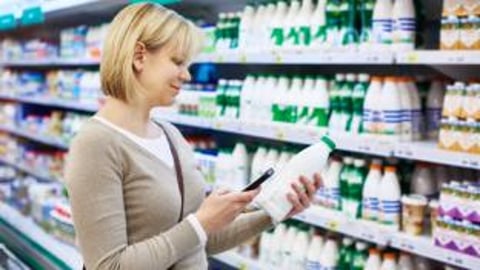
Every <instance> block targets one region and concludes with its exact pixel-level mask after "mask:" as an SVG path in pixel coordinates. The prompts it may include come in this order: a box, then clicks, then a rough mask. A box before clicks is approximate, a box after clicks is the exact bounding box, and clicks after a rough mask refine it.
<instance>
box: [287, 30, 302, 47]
mask: <svg viewBox="0 0 480 270" xmlns="http://www.w3.org/2000/svg"><path fill="white" fill-rule="evenodd" d="M287 43H289V44H292V45H294V46H298V45H300V34H299V31H297V29H296V28H295V27H291V28H290V30H289V31H288V35H287Z"/></svg>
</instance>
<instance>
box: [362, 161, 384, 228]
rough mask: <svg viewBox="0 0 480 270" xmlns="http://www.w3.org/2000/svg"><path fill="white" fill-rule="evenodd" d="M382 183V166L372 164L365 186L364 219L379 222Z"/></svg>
mask: <svg viewBox="0 0 480 270" xmlns="http://www.w3.org/2000/svg"><path fill="white" fill-rule="evenodd" d="M381 181H382V165H380V164H376V163H372V164H371V165H370V170H369V172H368V175H367V179H366V180H365V185H364V186H363V209H362V218H363V219H367V220H378V216H379V193H380V192H381V190H379V188H380V184H381Z"/></svg>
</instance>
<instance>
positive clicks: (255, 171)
mask: <svg viewBox="0 0 480 270" xmlns="http://www.w3.org/2000/svg"><path fill="white" fill-rule="evenodd" d="M266 157H267V149H266V148H265V147H263V146H260V147H258V148H257V151H255V155H253V159H252V169H251V174H250V180H251V181H254V180H255V179H257V177H259V176H260V175H261V174H262V173H263V171H262V169H263V164H264V163H265V160H266Z"/></svg>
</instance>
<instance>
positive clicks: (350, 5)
mask: <svg viewBox="0 0 480 270" xmlns="http://www.w3.org/2000/svg"><path fill="white" fill-rule="evenodd" d="M415 13H416V12H415V6H414V3H413V0H395V1H392V0H366V1H355V0H350V1H341V0H317V1H313V0H302V1H300V0H288V1H286V0H279V1H269V2H267V3H259V4H257V5H254V4H247V6H246V7H245V8H244V9H243V11H241V12H231V13H220V14H219V18H218V22H217V25H216V27H215V30H214V39H215V40H214V46H215V49H216V51H220V52H222V51H232V50H242V51H271V50H274V51H285V50H297V51H299V50H300V51H301V50H308V49H316V50H349V51H357V50H361V51H368V50H370V51H377V50H382V51H389V50H394V51H406V50H413V49H414V48H415V32H416V14H415Z"/></svg>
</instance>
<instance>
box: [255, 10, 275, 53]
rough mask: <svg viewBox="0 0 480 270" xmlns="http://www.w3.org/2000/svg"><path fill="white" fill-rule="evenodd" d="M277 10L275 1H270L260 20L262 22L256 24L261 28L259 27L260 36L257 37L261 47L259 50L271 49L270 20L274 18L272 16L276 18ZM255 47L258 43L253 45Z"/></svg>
mask: <svg viewBox="0 0 480 270" xmlns="http://www.w3.org/2000/svg"><path fill="white" fill-rule="evenodd" d="M275 12H276V6H275V4H274V3H273V2H272V3H268V4H267V8H266V9H265V12H264V13H263V17H262V19H261V20H260V21H259V22H258V23H260V24H257V25H256V27H258V28H259V29H258V33H259V36H258V39H257V40H258V41H257V42H258V46H259V48H258V49H257V51H258V50H262V51H263V50H268V49H270V33H271V32H270V31H271V27H270V21H271V20H272V18H274V16H275ZM253 47H254V48H255V47H256V45H253Z"/></svg>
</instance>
